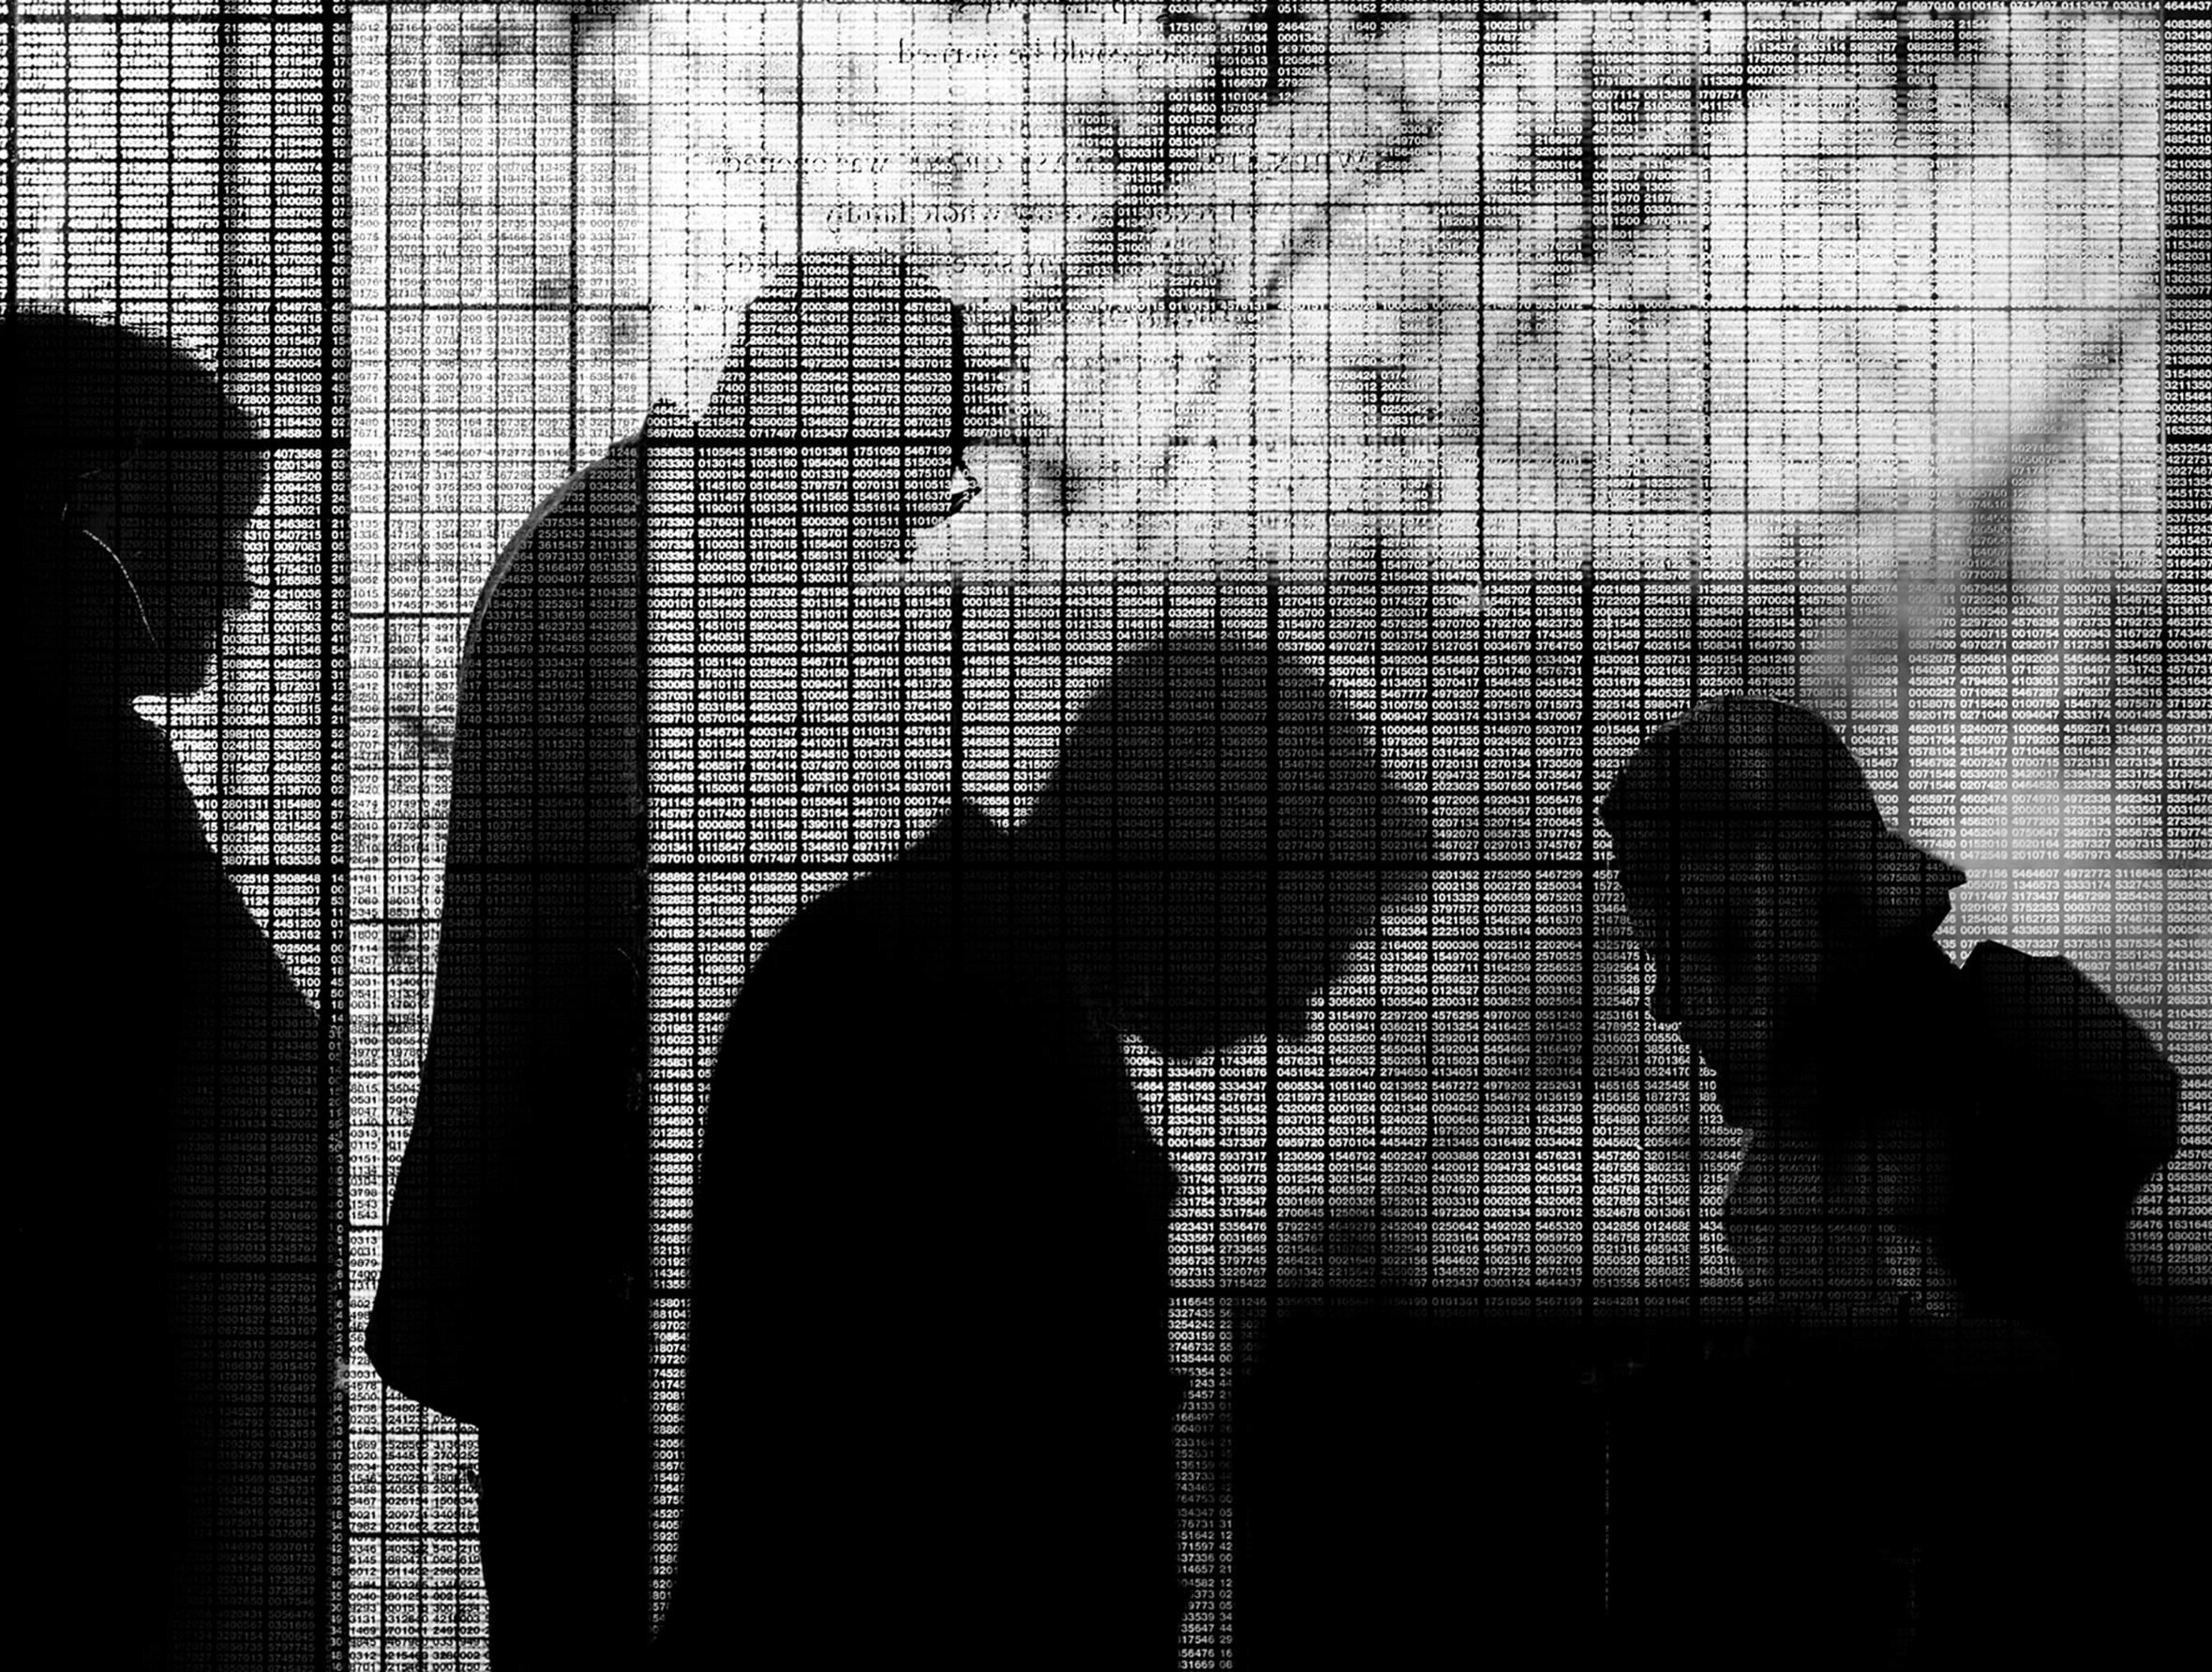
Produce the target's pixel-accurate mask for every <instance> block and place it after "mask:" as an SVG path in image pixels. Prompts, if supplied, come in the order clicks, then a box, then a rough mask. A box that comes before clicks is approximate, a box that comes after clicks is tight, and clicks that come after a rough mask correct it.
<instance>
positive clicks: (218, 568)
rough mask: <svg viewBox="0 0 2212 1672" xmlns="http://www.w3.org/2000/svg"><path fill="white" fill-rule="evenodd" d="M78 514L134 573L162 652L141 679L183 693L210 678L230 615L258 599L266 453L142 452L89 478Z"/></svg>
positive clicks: (143, 685)
mask: <svg viewBox="0 0 2212 1672" xmlns="http://www.w3.org/2000/svg"><path fill="white" fill-rule="evenodd" d="M78 494H79V502H78V503H77V504H76V505H75V507H74V515H75V517H76V519H77V520H78V522H79V524H80V526H81V527H82V530H83V531H84V532H85V533H87V534H88V535H90V536H92V537H93V538H94V539H96V540H97V541H98V542H99V543H100V544H102V545H105V546H106V547H107V548H108V549H109V550H110V551H112V553H113V554H114V555H115V558H116V560H118V561H119V562H120V563H121V564H122V566H123V569H124V571H125V573H126V574H127V575H129V576H130V580H131V583H132V585H133V586H134V587H135V588H136V590H137V593H138V599H139V603H140V605H141V606H142V608H143V609H144V611H145V620H146V625H147V626H148V627H149V628H150V629H151V631H152V636H153V641H154V648H155V654H154V656H153V657H152V659H151V660H150V662H149V663H148V664H147V666H146V668H145V671H144V673H143V674H142V676H141V677H140V678H139V679H137V680H136V681H135V683H136V684H137V687H138V689H139V691H140V692H141V693H142V694H169V695H183V694H187V693H189V692H193V691H197V690H198V689H199V688H200V687H201V686H202V685H203V684H205V683H206V681H207V677H208V673H209V671H210V670H211V668H212V667H213V665H214V663H215V656H216V651H217V649H219V648H220V646H221V643H222V632H223V621H224V620H225V618H226V617H228V616H231V615H234V614H236V613H237V612H238V611H240V610H243V609H246V608H247V607H248V606H249V605H251V604H252V603H253V595H254V585H253V574H252V570H251V568H250V566H249V565H248V563H247V555H246V534H247V526H248V524H249V523H250V522H251V520H252V518H253V514H254V510H255V507H256V506H257V505H258V504H259V503H260V500H261V470H260V468H259V461H258V460H256V459H255V458H254V457H253V456H252V455H250V454H240V453H237V452H235V451H233V452H230V453H227V454H226V453H225V452H224V451H223V450H221V449H218V448H214V447H210V448H207V449H204V450H193V451H184V450H180V449H172V450H164V451H153V452H142V453H139V454H136V455H133V456H131V457H129V458H127V459H126V460H125V461H123V462H122V463H121V464H119V465H118V466H117V467H116V468H115V469H114V470H112V471H107V472H103V473H102V474H100V475H97V476H93V477H89V478H87V479H85V480H84V481H83V482H82V485H80V487H79V490H78Z"/></svg>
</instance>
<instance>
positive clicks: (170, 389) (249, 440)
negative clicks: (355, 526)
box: [0, 312, 262, 697]
mask: <svg viewBox="0 0 2212 1672" xmlns="http://www.w3.org/2000/svg"><path fill="white" fill-rule="evenodd" d="M0 388H4V389H5V395H4V396H0V399H4V400H5V404H6V409H7V447H6V466H5V469H6V476H7V488H6V504H7V513H8V515H9V516H10V518H11V519H12V521H13V523H14V526H15V528H16V529H17V530H18V531H19V535H20V537H22V538H23V539H24V540H25V542H26V544H27V545H28V547H29V548H30V551H31V560H32V563H33V567H34V571H35V573H34V579H33V586H34V594H35V597H36V604H35V606H34V609H35V616H36V619H37V621H38V631H39V632H40V633H42V634H49V635H51V639H50V641H49V642H51V643H52V647H53V649H54V651H55V653H56V655H57V656H59V657H60V658H61V659H62V662H63V664H64V665H65V667H66V668H67V670H68V673H69V677H70V678H71V679H73V680H81V681H85V682H94V681H97V682H98V683H100V684H101V685H102V686H103V687H104V688H105V692H106V694H116V695H121V696H126V697H127V696H137V695H147V694H177V695H181V694H185V693H187V692H191V691H195V690H197V689H198V688H199V687H200V686H201V685H202V684H203V683H204V682H205V681H206V679H207V675H208V671H209V668H210V667H211V665H212V664H213V662H214V657H215V653H216V649H217V645H218V643H219V642H220V639H221V636H222V624H223V618H224V617H225V615H227V614H229V613H231V612H232V611H235V610H240V609H244V608H246V607H247V605H249V604H251V603H252V601H253V578H252V575H251V574H250V572H249V571H248V568H247V560H246V548H245V530H246V525H247V522H248V521H249V519H250V518H251V517H252V515H253V513H254V509H255V507H256V506H257V505H258V504H259V503H260V501H261V497H262V455H261V448H260V446H259V444H258V443H259V438H258V435H257V432H256V429H255V426H254V425H253V422H252V420H251V419H249V418H248V417H247V415H246V413H245V412H244V411H242V410H241V409H240V408H239V406H238V405H237V403H236V402H234V401H232V399H231V398H230V397H229V396H226V395H225V394H224V393H223V390H222V388H221V386H220V385H219V384H218V383H217V381H216V380H215V377H214V376H213V374H212V373H210V372H209V371H208V370H207V368H206V367H204V366H201V365H200V364H199V363H198V362H197V361H195V360H193V359H191V358H190V357H189V356H188V355H187V354H185V353H183V352H181V351H178V350H176V349H174V348H172V347H171V346H170V345H168V344H167V343H164V342H161V341H159V340H157V339H156V338H154V337H151V336H144V335H143V334H142V333H140V332H137V331H133V330H129V329H127V327H124V326H121V325H112V324H104V323H100V322H98V321H92V320H85V319H80V318H78V317H77V316H76V315H73V314H64V313H47V312H26V313H15V314H9V315H7V317H6V318H5V319H4V320H0Z"/></svg>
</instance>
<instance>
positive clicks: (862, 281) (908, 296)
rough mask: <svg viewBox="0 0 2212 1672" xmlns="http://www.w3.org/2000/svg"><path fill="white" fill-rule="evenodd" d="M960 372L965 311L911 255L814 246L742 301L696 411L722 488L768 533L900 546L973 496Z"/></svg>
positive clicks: (817, 541) (814, 540) (718, 487)
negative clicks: (717, 372)
mask: <svg viewBox="0 0 2212 1672" xmlns="http://www.w3.org/2000/svg"><path fill="white" fill-rule="evenodd" d="M963 376H964V345H963V334H962V316H961V313H960V310H959V309H958V308H957V307H955V306H953V305H952V304H951V303H949V302H948V301H947V300H946V299H945V298H944V297H943V296H942V295H941V294H939V293H938V292H937V291H935V290H934V288H933V287H931V286H930V285H929V284H928V283H927V282H925V281H924V280H922V279H921V278H920V277H919V275H918V274H917V273H916V272H915V271H914V269H913V268H912V267H911V266H910V265H909V264H908V263H906V262H904V261H900V260H898V259H896V258H894V257H889V256H885V255H877V254H854V253H849V252H843V251H828V252H820V253H813V254H809V255H808V256H807V257H806V258H805V259H804V260H802V261H800V262H798V263H797V264H796V265H795V266H793V267H791V268H788V269H786V270H785V271H784V272H783V273H781V274H779V275H778V276H776V277H775V278H774V279H773V280H771V282H770V285H769V287H768V289H767V290H765V291H763V292H762V294H761V295H760V296H759V297H758V298H756V299H755V301H754V302H753V303H752V304H750V305H749V306H747V307H746V309H745V315H744V321H743V324H742V326H741V327H740V331H739V333H738V335H737V336H736V337H735V339H733V341H732V342H731V344H730V347H729V358H728V362H727V365H726V366H725V370H724V373H723V376H722V378H721V380H720V381H719V382H718V383H717V385H716V387H715V391H714V395H713V396H712V398H711V399H710V401H709V403H708V407H707V411H706V412H705V413H704V414H702V416H701V419H700V423H699V431H700V435H701V438H702V441H703V444H704V445H705V446H706V447H707V449H708V453H709V456H710V458H712V457H719V458H720V460H721V461H722V465H723V469H724V471H725V474H724V475H723V476H722V477H720V478H719V479H718V481H717V485H716V490H717V491H718V492H722V493H725V494H727V495H729V496H730V498H731V500H732V502H740V501H741V502H742V503H743V505H744V506H745V509H746V511H747V514H748V515H749V516H751V517H752V518H753V519H755V523H756V524H757V525H758V526H759V527H761V528H762V529H763V530H768V531H769V533H770V538H771V539H772V537H773V530H775V529H776V528H777V527H779V526H781V527H784V528H785V529H787V530H789V531H790V534H791V537H792V538H793V539H797V538H800V537H801V532H802V530H803V538H804V539H805V540H806V541H807V542H808V543H809V544H810V545H814V546H815V547H817V548H819V547H821V546H822V545H824V544H825V543H830V542H834V541H836V540H838V539H839V538H841V537H842V536H843V534H844V531H845V530H851V531H853V533H854V535H855V536H856V537H857V538H858V540H859V542H860V543H861V544H862V545H863V546H865V545H870V544H874V543H884V542H888V543H889V544H890V545H892V546H893V547H903V546H904V544H905V537H906V536H909V535H911V534H912V533H914V532H915V531H917V530H921V529H926V528H931V527H934V525H936V524H937V523H941V522H943V521H944V520H945V519H946V518H947V517H949V516H950V515H953V513H954V512H956V511H957V510H959V508H960V507H961V505H963V504H964V503H965V502H966V500H968V499H969V498H970V497H972V495H973V494H974V492H975V489H976V483H975V481H974V478H973V477H971V476H969V475H968V473H967V470H966V466H965V460H964V435H963V433H962V431H963V422H964V420H963V414H962V399H961V392H962V380H963ZM832 555H834V554H832Z"/></svg>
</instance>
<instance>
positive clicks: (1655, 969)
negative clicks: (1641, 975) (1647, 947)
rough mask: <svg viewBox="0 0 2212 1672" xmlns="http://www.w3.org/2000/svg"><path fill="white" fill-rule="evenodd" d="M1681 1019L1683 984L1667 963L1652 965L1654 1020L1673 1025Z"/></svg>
mask: <svg viewBox="0 0 2212 1672" xmlns="http://www.w3.org/2000/svg"><path fill="white" fill-rule="evenodd" d="M1681 1019H1682V1002H1681V983H1680V982H1678V981H1677V980H1676V979H1675V978H1674V972H1673V970H1672V969H1671V968H1669V967H1668V965H1667V964H1666V962H1665V961H1663V960H1662V961H1655V962H1654V963H1652V1021H1653V1022H1665V1023H1678V1022H1680V1021H1681Z"/></svg>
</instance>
